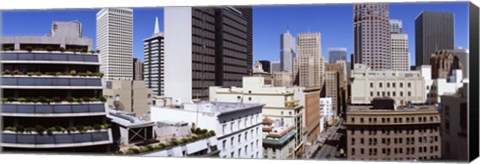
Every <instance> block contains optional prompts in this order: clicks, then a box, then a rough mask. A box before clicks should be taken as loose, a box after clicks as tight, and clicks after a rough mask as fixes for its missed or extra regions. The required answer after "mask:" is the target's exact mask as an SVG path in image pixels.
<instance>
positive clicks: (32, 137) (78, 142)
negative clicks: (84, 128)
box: [2, 129, 112, 148]
mask: <svg viewBox="0 0 480 164" xmlns="http://www.w3.org/2000/svg"><path fill="white" fill-rule="evenodd" d="M110 143H112V131H111V129H108V130H100V131H89V132H83V133H70V134H68V133H61V132H57V133H53V134H48V135H47V134H27V133H15V132H3V133H2V146H3V147H15V148H63V147H80V146H93V145H104V144H110Z"/></svg>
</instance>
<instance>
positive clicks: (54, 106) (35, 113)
mask: <svg viewBox="0 0 480 164" xmlns="http://www.w3.org/2000/svg"><path fill="white" fill-rule="evenodd" d="M1 115H2V116H19V117H22V116H23V117H42V116H43V117H69V116H93V115H106V110H105V104H104V103H103V102H85V103H51V104H38V103H4V104H2V113H1Z"/></svg>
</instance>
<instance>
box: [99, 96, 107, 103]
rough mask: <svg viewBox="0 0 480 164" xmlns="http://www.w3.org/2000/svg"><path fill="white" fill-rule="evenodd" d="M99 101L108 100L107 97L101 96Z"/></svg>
mask: <svg viewBox="0 0 480 164" xmlns="http://www.w3.org/2000/svg"><path fill="white" fill-rule="evenodd" d="M98 99H99V100H100V101H101V102H105V101H107V99H106V98H105V97H103V96H100V97H99V98H98Z"/></svg>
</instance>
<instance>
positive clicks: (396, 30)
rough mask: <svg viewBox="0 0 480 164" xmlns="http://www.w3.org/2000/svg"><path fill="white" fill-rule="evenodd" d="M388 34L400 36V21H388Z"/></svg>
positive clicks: (401, 28)
mask: <svg viewBox="0 0 480 164" xmlns="http://www.w3.org/2000/svg"><path fill="white" fill-rule="evenodd" d="M390 33H392V34H401V33H403V23H402V20H398V19H390Z"/></svg>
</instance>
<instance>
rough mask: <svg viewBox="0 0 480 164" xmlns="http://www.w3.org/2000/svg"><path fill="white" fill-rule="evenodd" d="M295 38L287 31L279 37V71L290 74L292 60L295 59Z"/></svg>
mask: <svg viewBox="0 0 480 164" xmlns="http://www.w3.org/2000/svg"><path fill="white" fill-rule="evenodd" d="M295 55H296V52H295V38H294V37H293V36H292V34H290V31H289V30H288V29H287V31H286V32H285V33H283V34H281V35H280V69H281V71H287V72H292V66H293V58H295Z"/></svg>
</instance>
